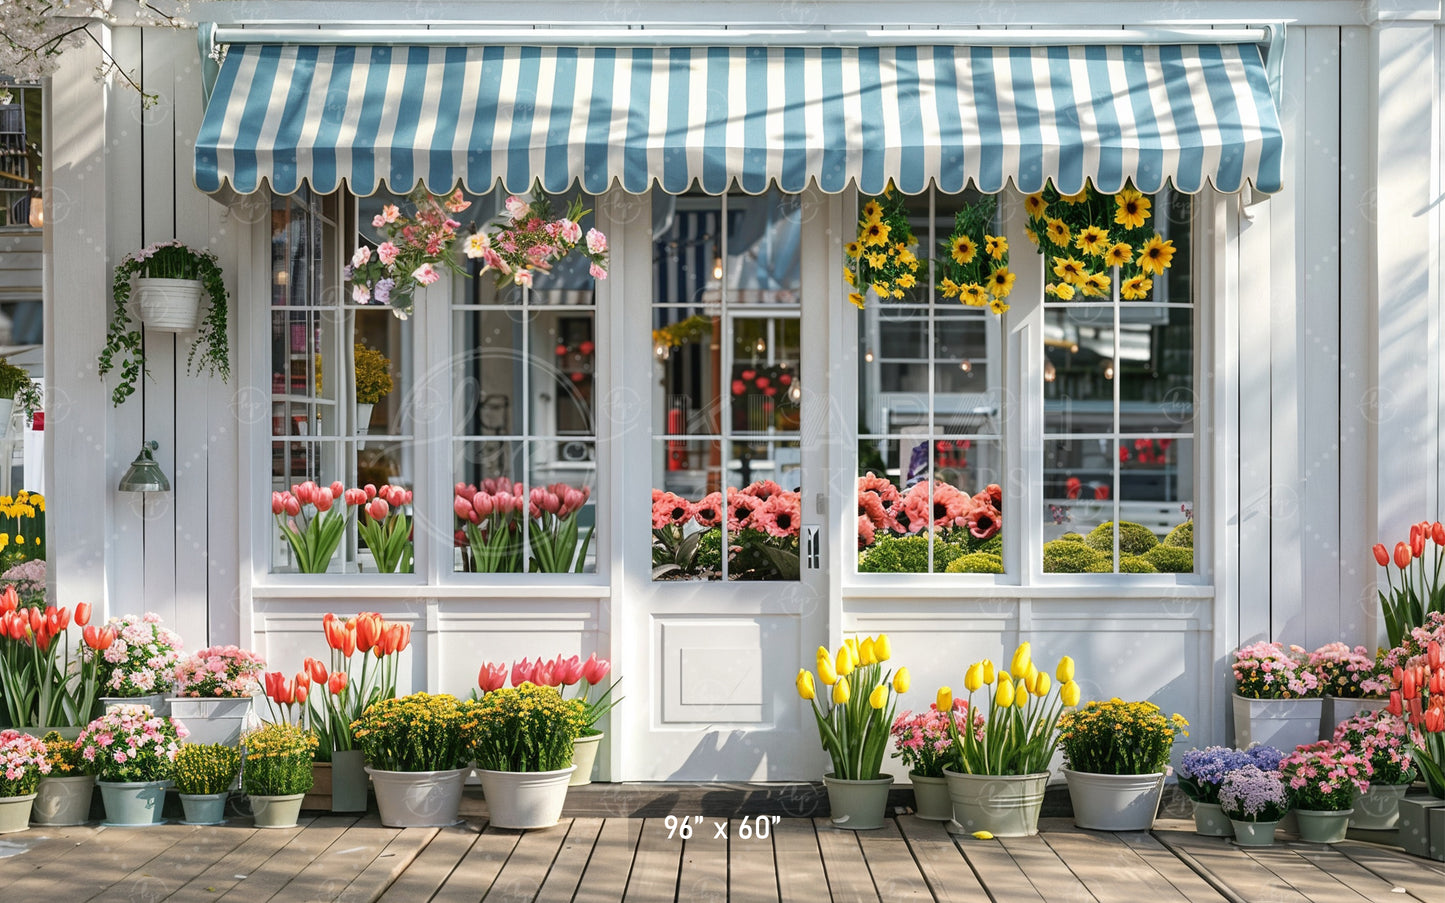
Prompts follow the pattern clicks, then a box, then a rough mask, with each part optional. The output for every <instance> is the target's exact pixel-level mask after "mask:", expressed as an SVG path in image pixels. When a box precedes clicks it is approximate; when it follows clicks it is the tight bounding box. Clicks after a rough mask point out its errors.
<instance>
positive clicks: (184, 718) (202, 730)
mask: <svg viewBox="0 0 1445 903" xmlns="http://www.w3.org/2000/svg"><path fill="white" fill-rule="evenodd" d="M166 703H167V704H168V705H169V706H170V710H171V717H172V718H174V719H176V720H177V721H179V722H180V723H181V724H184V725H185V726H186V730H188V731H190V732H191V733H190V736H188V737H187V738H186V742H187V743H196V744H202V743H219V744H221V745H223V746H235V745H237V744H238V743H240V742H241V730H242V729H243V728H244V727H245V726H246V719H247V718H249V717H250V715H251V707H252V705H253V703H254V700H253V699H252V698H251V697H250V696H242V697H225V698H218V697H212V698H210V699H201V698H196V697H189V696H175V697H172V698H170V699H167V700H166Z"/></svg>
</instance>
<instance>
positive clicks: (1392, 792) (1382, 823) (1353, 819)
mask: <svg viewBox="0 0 1445 903" xmlns="http://www.w3.org/2000/svg"><path fill="white" fill-rule="evenodd" d="M1409 789H1410V785H1409V784H1371V785H1370V789H1369V790H1366V791H1365V792H1364V793H1360V792H1358V791H1356V792H1355V796H1354V799H1353V801H1352V805H1353V806H1354V810H1355V814H1354V815H1351V816H1350V827H1351V828H1362V829H1364V830H1366V831H1389V830H1392V829H1394V828H1395V826H1396V825H1398V824H1399V822H1400V800H1402V799H1404V797H1405V791H1407V790H1409Z"/></svg>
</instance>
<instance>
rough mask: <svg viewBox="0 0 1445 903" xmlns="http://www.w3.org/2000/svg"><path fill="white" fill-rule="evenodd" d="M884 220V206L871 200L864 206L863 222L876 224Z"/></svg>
mask: <svg viewBox="0 0 1445 903" xmlns="http://www.w3.org/2000/svg"><path fill="white" fill-rule="evenodd" d="M882 218H883V206H882V205H881V204H879V203H878V201H877V200H874V199H869V201H868V203H866V204H864V205H863V222H865V223H876V222H878V221H879V220H881V219H882Z"/></svg>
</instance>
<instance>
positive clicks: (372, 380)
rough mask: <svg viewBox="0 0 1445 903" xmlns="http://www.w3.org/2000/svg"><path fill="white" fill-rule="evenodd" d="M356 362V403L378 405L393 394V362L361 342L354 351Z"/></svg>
mask: <svg viewBox="0 0 1445 903" xmlns="http://www.w3.org/2000/svg"><path fill="white" fill-rule="evenodd" d="M354 357H355V361H356V403H357V404H376V403H377V402H378V401H381V400H382V399H383V398H385V397H386V396H387V395H389V394H390V393H391V389H392V382H391V360H390V359H389V358H388V357H387V356H386V355H384V354H382V353H381V352H380V351H377V350H376V349H375V348H369V347H367V346H366V345H363V344H361V343H360V342H357V343H356V348H355V351H354Z"/></svg>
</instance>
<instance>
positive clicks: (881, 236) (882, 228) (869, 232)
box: [863, 221, 892, 248]
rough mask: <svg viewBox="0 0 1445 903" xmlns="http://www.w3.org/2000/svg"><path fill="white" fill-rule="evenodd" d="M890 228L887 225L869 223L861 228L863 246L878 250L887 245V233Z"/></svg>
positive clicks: (875, 222)
mask: <svg viewBox="0 0 1445 903" xmlns="http://www.w3.org/2000/svg"><path fill="white" fill-rule="evenodd" d="M891 228H892V227H891V226H889V225H888V224H887V223H882V222H877V221H874V222H871V223H868V224H866V225H865V226H864V227H863V244H865V245H868V246H870V247H874V248H878V247H883V246H886V245H887V244H888V232H889V231H890V229H891Z"/></svg>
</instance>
